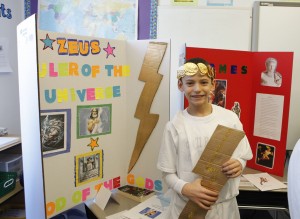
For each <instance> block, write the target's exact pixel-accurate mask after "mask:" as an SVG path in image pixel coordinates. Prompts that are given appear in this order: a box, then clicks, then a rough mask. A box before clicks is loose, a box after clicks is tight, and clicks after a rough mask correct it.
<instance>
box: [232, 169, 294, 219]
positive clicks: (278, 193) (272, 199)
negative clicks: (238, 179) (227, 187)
mask: <svg viewBox="0 0 300 219" xmlns="http://www.w3.org/2000/svg"><path fill="white" fill-rule="evenodd" d="M255 173H261V172H260V171H258V170H254V169H251V168H247V167H246V168H245V170H244V172H243V174H255ZM272 176H273V177H274V178H276V179H277V180H279V181H281V182H284V183H286V182H287V168H285V171H284V176H283V177H279V176H275V175H272ZM239 190H240V194H239V195H238V196H237V202H238V205H239V209H251V210H276V211H284V212H285V213H286V214H287V215H289V210H288V198H287V189H278V190H272V191H264V192H262V191H260V190H259V189H257V188H256V187H254V186H240V188H239ZM276 215H277V212H276V214H275V218H276Z"/></svg>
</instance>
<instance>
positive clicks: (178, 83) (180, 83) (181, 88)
mask: <svg viewBox="0 0 300 219" xmlns="http://www.w3.org/2000/svg"><path fill="white" fill-rule="evenodd" d="M177 86H178V89H179V90H180V91H182V92H183V83H182V79H179V80H178V82H177Z"/></svg>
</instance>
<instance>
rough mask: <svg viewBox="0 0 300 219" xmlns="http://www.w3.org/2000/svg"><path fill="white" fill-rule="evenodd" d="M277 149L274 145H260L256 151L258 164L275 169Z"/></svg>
mask: <svg viewBox="0 0 300 219" xmlns="http://www.w3.org/2000/svg"><path fill="white" fill-rule="evenodd" d="M274 157H275V147H274V146H272V145H268V144H264V143H258V144H257V150H256V164H257V165H260V166H264V167H267V168H271V169H272V168H273V166H274Z"/></svg>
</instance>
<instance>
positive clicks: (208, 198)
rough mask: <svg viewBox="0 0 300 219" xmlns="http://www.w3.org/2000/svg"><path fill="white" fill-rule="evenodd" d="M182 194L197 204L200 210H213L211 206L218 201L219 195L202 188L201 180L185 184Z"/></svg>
mask: <svg viewBox="0 0 300 219" xmlns="http://www.w3.org/2000/svg"><path fill="white" fill-rule="evenodd" d="M181 193H182V194H183V195H184V196H186V197H188V198H189V199H190V200H192V201H193V202H195V203H196V204H197V205H198V206H199V207H200V208H203V209H205V210H210V209H211V205H213V204H214V203H215V202H216V201H217V199H218V195H219V193H217V192H214V191H211V190H209V189H206V188H205V187H203V186H201V180H200V179H196V180H195V181H194V182H191V183H187V184H185V185H184V186H183V188H182V191H181Z"/></svg>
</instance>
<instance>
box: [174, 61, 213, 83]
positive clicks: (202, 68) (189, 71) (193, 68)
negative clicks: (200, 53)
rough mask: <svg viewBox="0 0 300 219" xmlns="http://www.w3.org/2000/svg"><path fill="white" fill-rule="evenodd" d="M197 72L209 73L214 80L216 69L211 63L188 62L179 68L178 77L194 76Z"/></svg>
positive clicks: (201, 73) (202, 74)
mask: <svg viewBox="0 0 300 219" xmlns="http://www.w3.org/2000/svg"><path fill="white" fill-rule="evenodd" d="M197 73H199V74H200V75H201V76H204V75H207V76H208V77H209V78H210V79H212V80H213V79H214V78H215V70H214V68H213V67H211V66H210V65H205V64H204V63H201V62H200V63H198V64H195V63H193V62H187V63H185V64H184V65H182V66H180V67H179V69H178V70H177V79H180V78H183V77H184V76H193V75H195V74H197Z"/></svg>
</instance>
